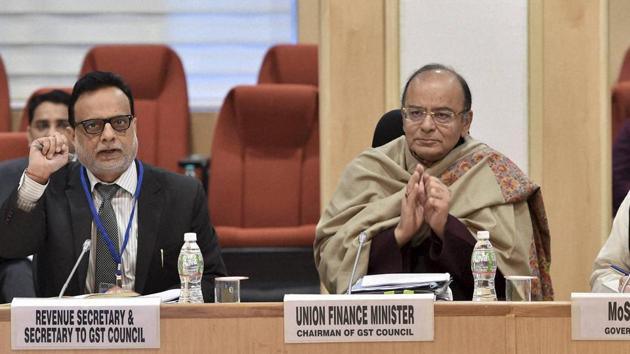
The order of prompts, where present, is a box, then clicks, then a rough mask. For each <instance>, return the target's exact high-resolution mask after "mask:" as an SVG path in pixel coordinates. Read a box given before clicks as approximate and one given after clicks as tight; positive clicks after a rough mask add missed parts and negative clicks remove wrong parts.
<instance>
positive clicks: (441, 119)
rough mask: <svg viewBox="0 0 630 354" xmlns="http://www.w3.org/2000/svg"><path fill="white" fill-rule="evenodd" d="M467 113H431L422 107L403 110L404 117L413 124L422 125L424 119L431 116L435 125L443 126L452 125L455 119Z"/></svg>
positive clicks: (443, 110)
mask: <svg viewBox="0 0 630 354" xmlns="http://www.w3.org/2000/svg"><path fill="white" fill-rule="evenodd" d="M467 112H468V110H463V111H461V112H458V113H456V112H453V111H451V110H449V109H439V110H437V111H430V110H428V109H426V108H422V107H403V109H402V113H403V117H405V119H407V120H409V121H411V122H412V123H420V122H422V121H423V120H424V117H426V116H427V115H429V116H431V119H432V120H433V122H434V123H436V124H442V125H447V124H450V123H451V122H452V121H453V119H455V117H457V116H459V115H460V114H463V113H467Z"/></svg>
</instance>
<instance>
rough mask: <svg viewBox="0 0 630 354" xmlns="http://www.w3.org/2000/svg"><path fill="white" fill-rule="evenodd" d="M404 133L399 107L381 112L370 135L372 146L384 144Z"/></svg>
mask: <svg viewBox="0 0 630 354" xmlns="http://www.w3.org/2000/svg"><path fill="white" fill-rule="evenodd" d="M404 134H405V132H404V131H403V122H402V114H401V113H400V109H394V110H391V111H389V112H387V113H385V114H383V116H382V117H381V119H379V121H378V123H376V128H374V136H373V137H372V147H379V146H381V145H385V144H387V143H389V142H390V141H392V140H394V139H396V138H398V137H400V136H402V135H404Z"/></svg>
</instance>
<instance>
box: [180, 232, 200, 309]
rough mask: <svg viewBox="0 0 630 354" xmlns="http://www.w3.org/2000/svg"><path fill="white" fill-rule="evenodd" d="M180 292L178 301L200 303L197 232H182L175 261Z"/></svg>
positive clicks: (181, 302)
mask: <svg viewBox="0 0 630 354" xmlns="http://www.w3.org/2000/svg"><path fill="white" fill-rule="evenodd" d="M177 270H178V271H179V280H180V282H181V286H182V288H181V292H180V294H179V303H180V304H183V303H189V304H201V303H203V295H202V294H201V276H202V275H203V256H202V255H201V251H200V250H199V246H198V245H197V234H196V233H194V232H187V233H185V234H184V245H183V246H182V250H181V252H179V259H178V261H177Z"/></svg>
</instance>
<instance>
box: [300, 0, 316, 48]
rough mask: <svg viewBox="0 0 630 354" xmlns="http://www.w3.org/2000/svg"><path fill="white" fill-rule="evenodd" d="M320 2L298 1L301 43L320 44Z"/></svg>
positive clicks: (311, 0) (313, 0)
mask: <svg viewBox="0 0 630 354" xmlns="http://www.w3.org/2000/svg"><path fill="white" fill-rule="evenodd" d="M319 3H320V0H298V1H297V13H298V41H299V42H300V43H312V44H318V43H319V22H320V21H319V11H320V6H319Z"/></svg>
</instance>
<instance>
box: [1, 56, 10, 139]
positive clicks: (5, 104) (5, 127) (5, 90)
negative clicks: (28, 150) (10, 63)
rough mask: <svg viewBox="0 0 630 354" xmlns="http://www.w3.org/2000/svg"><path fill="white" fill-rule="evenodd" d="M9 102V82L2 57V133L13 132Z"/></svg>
mask: <svg viewBox="0 0 630 354" xmlns="http://www.w3.org/2000/svg"><path fill="white" fill-rule="evenodd" d="M9 103H10V100H9V80H8V79H7V73H6V71H5V70H4V63H3V62H2V57H0V132H8V131H11V106H10V104H9Z"/></svg>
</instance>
